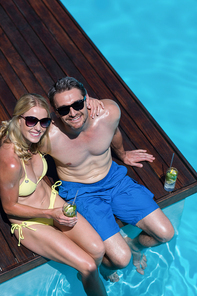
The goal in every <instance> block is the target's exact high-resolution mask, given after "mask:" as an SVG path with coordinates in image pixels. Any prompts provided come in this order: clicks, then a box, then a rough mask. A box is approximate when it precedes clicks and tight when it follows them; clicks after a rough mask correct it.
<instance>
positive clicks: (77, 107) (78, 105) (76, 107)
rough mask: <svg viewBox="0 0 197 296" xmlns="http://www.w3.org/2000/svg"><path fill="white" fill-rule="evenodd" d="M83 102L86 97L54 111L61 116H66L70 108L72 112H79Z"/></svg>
mask: <svg viewBox="0 0 197 296" xmlns="http://www.w3.org/2000/svg"><path fill="white" fill-rule="evenodd" d="M85 100H86V96H85V97H84V98H83V99H82V100H79V101H76V102H74V103H73V104H72V105H69V106H61V107H59V108H57V109H56V111H57V112H58V113H59V115H61V116H65V115H67V114H68V113H69V112H70V108H73V109H74V110H76V111H79V110H81V109H83V107H84V101H85Z"/></svg>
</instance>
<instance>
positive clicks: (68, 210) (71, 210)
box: [64, 205, 77, 217]
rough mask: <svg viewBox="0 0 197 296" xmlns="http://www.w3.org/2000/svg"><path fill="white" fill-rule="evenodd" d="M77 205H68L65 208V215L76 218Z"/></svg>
mask: <svg viewBox="0 0 197 296" xmlns="http://www.w3.org/2000/svg"><path fill="white" fill-rule="evenodd" d="M76 208H77V207H76V205H73V206H72V205H67V206H66V207H65V208H64V215H66V216H68V217H74V216H76Z"/></svg>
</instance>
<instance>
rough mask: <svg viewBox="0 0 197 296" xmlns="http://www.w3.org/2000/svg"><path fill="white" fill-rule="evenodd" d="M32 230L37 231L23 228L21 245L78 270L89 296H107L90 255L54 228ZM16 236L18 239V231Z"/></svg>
mask: <svg viewBox="0 0 197 296" xmlns="http://www.w3.org/2000/svg"><path fill="white" fill-rule="evenodd" d="M32 228H34V229H36V231H33V230H30V229H27V228H23V235H24V239H23V240H22V241H21V243H22V244H23V245H24V246H25V247H27V248H28V249H30V250H32V251H33V252H35V253H37V254H39V255H41V256H43V257H46V258H48V259H51V260H54V261H57V262H60V263H64V264H67V265H70V266H72V267H73V268H75V269H77V270H78V271H79V273H80V274H81V278H82V283H83V286H84V290H85V292H86V294H87V295H88V296H106V295H107V294H106V291H105V288H104V285H103V283H102V281H101V280H100V278H99V275H98V269H97V266H96V264H95V261H94V259H93V258H92V257H91V256H90V255H89V254H87V253H86V252H85V251H84V250H83V249H82V248H80V247H79V246H78V245H77V244H76V243H75V242H73V241H72V240H71V239H70V238H69V237H68V236H67V235H65V233H62V232H61V231H59V230H57V229H55V228H54V227H52V226H47V225H43V224H36V225H32ZM68 232H69V231H68ZM15 234H16V237H18V231H17V230H16V231H15ZM87 244H88V243H87Z"/></svg>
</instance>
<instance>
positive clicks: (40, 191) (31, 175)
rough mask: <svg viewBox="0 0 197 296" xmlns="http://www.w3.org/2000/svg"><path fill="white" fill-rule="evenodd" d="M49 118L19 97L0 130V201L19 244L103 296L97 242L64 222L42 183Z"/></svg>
mask: <svg viewBox="0 0 197 296" xmlns="http://www.w3.org/2000/svg"><path fill="white" fill-rule="evenodd" d="M50 122H51V118H50V112H49V108H48V104H47V102H46V101H45V99H44V98H43V97H41V96H39V95H36V94H27V95H24V96H22V97H21V98H20V99H19V100H18V102H17V104H16V107H15V110H14V115H13V118H12V119H11V120H10V121H9V122H7V121H6V122H2V127H1V129H0V140H1V145H0V196H1V202H2V206H3V209H4V211H5V213H6V214H7V216H8V218H9V220H10V222H11V225H12V227H11V231H12V233H14V234H15V236H16V237H17V239H18V241H19V245H20V243H22V244H23V245H24V246H25V247H27V248H28V249H30V250H31V251H33V252H35V253H37V254H39V255H41V256H43V257H46V258H48V259H51V260H54V261H57V262H61V263H64V264H67V265H70V266H72V267H74V268H75V269H77V270H78V271H79V273H80V274H81V280H82V283H83V286H84V289H85V292H86V294H87V295H89V296H96V295H99V296H102V295H107V294H106V291H105V288H104V286H103V283H102V281H101V280H100V278H99V276H98V269H97V267H98V266H99V264H100V263H101V261H102V257H103V255H104V245H103V242H102V240H101V238H100V236H99V235H98V234H97V233H96V232H95V231H94V229H93V228H92V227H91V225H90V224H89V223H88V222H87V221H86V220H85V219H84V218H83V217H82V216H81V215H80V214H79V213H78V215H77V217H73V218H68V217H66V216H64V214H63V212H62V207H63V204H64V203H65V201H64V200H63V199H61V198H60V197H59V195H58V194H57V191H56V190H55V185H53V186H52V189H51V188H50V187H49V186H48V185H47V183H46V182H45V181H44V180H43V177H44V175H45V174H46V171H47V163H46V160H45V158H44V157H43V155H42V154H41V153H40V152H39V148H40V147H41V145H42V144H43V142H44V141H45V138H46V137H47V134H48V128H49V126H50Z"/></svg>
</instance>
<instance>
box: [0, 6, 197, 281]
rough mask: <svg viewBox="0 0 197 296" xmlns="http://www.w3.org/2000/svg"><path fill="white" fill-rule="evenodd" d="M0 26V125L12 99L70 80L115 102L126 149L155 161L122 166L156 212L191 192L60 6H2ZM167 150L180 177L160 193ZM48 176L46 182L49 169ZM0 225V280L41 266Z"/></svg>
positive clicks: (162, 138)
mask: <svg viewBox="0 0 197 296" xmlns="http://www.w3.org/2000/svg"><path fill="white" fill-rule="evenodd" d="M2 2H3V3H2ZM0 23H1V28H0V32H1V42H0V47H1V52H0V62H1V73H0V74H1V76H0V120H7V119H9V118H10V117H11V116H12V112H13V109H14V106H15V103H16V100H17V99H19V98H20V96H21V95H23V94H24V93H28V92H33V93H38V94H40V95H42V96H44V97H45V98H46V97H47V95H46V94H47V92H48V90H49V88H50V86H51V85H52V84H53V83H54V82H55V81H56V80H57V79H58V78H61V77H64V76H66V75H68V76H72V77H75V78H76V79H78V80H79V81H81V82H82V83H83V84H84V86H85V88H86V89H87V91H88V93H89V95H90V96H92V97H95V98H99V99H104V98H110V99H113V100H115V101H116V102H117V103H118V104H119V106H120V108H121V112H122V118H121V122H120V129H121V131H122V134H123V138H124V145H125V148H126V149H139V148H141V149H147V150H148V152H149V153H151V154H153V155H154V156H155V158H156V159H155V161H154V163H151V164H150V163H144V167H143V169H139V168H135V167H133V168H131V167H128V173H129V175H130V176H131V177H132V178H134V179H136V180H137V181H138V182H139V183H141V184H143V185H145V186H146V187H147V188H149V189H150V190H151V191H152V192H154V194H155V200H156V201H157V203H158V204H159V205H160V207H161V208H163V207H166V206H168V205H170V204H173V203H175V202H177V201H179V200H181V199H183V198H185V197H187V196H189V195H191V194H193V193H195V192H197V174H196V172H195V171H194V169H193V168H192V167H191V165H190V164H189V163H188V162H187V160H186V159H185V158H184V156H183V155H182V154H181V153H180V151H179V150H178V149H177V147H176V146H175V145H174V144H173V143H172V141H171V140H170V139H169V138H168V136H167V135H166V134H165V133H164V131H163V130H162V129H161V128H160V126H159V125H158V124H157V122H156V121H155V120H154V119H153V117H152V116H151V115H150V114H149V113H148V111H147V110H146V109H145V107H144V106H143V105H142V104H141V102H140V101H139V100H138V99H137V97H136V96H135V95H134V94H133V93H132V91H131V90H130V89H129V88H128V86H127V85H126V84H125V83H124V82H123V81H122V79H121V78H120V77H119V76H118V74H117V73H116V72H115V70H114V69H113V68H112V67H111V65H110V64H109V63H108V62H107V61H106V59H105V58H104V57H103V56H102V54H101V53H100V52H99V50H98V49H97V48H96V46H95V45H94V44H93V43H92V42H91V40H90V39H89V38H88V37H87V35H86V34H85V33H84V32H83V30H82V29H81V28H80V26H79V25H78V24H77V23H76V21H75V20H74V19H73V18H72V16H71V15H70V14H69V13H68V11H67V10H66V9H65V8H64V7H63V6H62V4H61V2H59V1H58V0H40V1H34V0H9V1H1V5H0ZM173 152H174V153H175V157H174V162H173V164H174V166H175V167H176V168H177V169H178V171H179V175H178V180H177V184H176V190H175V191H173V192H172V193H167V192H166V191H165V190H164V189H163V178H164V173H165V171H166V169H167V167H168V166H169V163H170V159H171V157H172V153H173ZM114 159H115V160H116V161H117V162H120V161H119V160H117V159H116V157H114ZM50 172H52V175H51V177H53V170H50ZM50 172H49V175H50ZM51 180H52V179H51V178H50V177H49V178H48V179H47V182H49V184H50V183H51V182H52V181H51ZM0 225H1V229H0V247H1V254H0V262H1V263H0V283H1V282H3V281H6V280H8V279H10V278H12V277H14V276H16V275H18V274H20V273H23V272H25V271H27V270H29V269H31V268H34V267H35V266H38V265H40V264H42V263H44V262H46V260H45V259H44V258H42V257H41V256H38V255H37V254H33V253H32V252H31V251H29V250H27V249H26V248H25V247H23V246H21V247H18V246H17V240H16V239H15V237H14V236H11V234H10V225H9V223H8V221H7V218H6V216H5V214H4V213H3V210H2V208H1V216H0Z"/></svg>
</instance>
